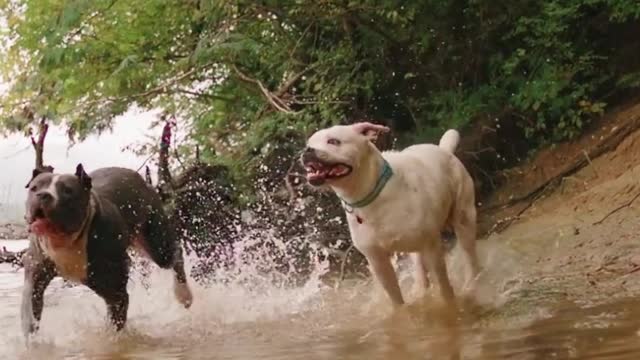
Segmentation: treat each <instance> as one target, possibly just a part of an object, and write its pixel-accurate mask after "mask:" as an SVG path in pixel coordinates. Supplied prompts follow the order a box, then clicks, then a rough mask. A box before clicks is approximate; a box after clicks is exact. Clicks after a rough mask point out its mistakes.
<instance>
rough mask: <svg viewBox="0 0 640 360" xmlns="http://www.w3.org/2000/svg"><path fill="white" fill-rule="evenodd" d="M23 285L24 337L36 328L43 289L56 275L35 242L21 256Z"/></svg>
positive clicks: (42, 302)
mask: <svg viewBox="0 0 640 360" xmlns="http://www.w3.org/2000/svg"><path fill="white" fill-rule="evenodd" d="M22 265H23V266H24V286H23V288H22V306H21V309H20V310H21V319H22V332H23V333H24V336H25V337H28V336H29V335H30V334H32V333H35V332H36V331H37V330H38V327H39V323H40V319H41V317H42V308H43V307H44V291H45V289H46V288H47V286H48V285H49V283H51V280H53V278H54V277H55V276H56V269H55V265H54V264H53V262H51V261H50V260H49V259H46V258H45V257H44V256H43V255H42V253H41V252H40V249H38V248H37V246H36V245H35V244H33V243H32V244H31V246H30V247H29V249H28V250H27V252H25V253H24V255H23V256H22Z"/></svg>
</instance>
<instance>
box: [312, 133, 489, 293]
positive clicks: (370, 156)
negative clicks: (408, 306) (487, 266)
mask: <svg viewBox="0 0 640 360" xmlns="http://www.w3.org/2000/svg"><path fill="white" fill-rule="evenodd" d="M386 131H389V128H387V127H385V126H381V125H375V124H371V123H358V124H354V125H349V126H333V127H331V128H328V129H323V130H320V131H318V132H316V133H315V134H313V135H312V136H311V137H310V138H309V140H308V142H307V148H306V149H305V151H304V154H303V155H302V162H303V164H304V166H305V169H306V171H307V180H308V182H309V183H310V184H311V185H313V186H323V185H328V186H329V187H331V189H333V191H334V192H335V193H336V194H337V195H338V196H339V197H340V199H341V200H342V202H343V205H344V208H345V211H346V212H347V219H348V223H349V230H350V232H351V238H352V240H353V244H354V245H355V247H356V248H357V249H358V250H359V251H360V252H362V253H363V254H364V255H365V256H366V258H367V260H368V262H369V265H370V267H371V270H372V271H373V274H374V275H375V277H376V278H377V279H378V281H379V282H380V283H381V284H382V286H383V287H384V289H385V290H386V292H387V294H388V295H389V297H390V298H391V301H392V302H393V303H394V305H402V304H404V300H403V297H402V293H401V291H400V287H399V285H398V279H397V277H396V273H395V271H394V268H393V265H392V263H391V255H392V254H393V253H394V252H408V253H412V257H413V259H414V260H415V263H416V268H417V269H416V270H417V271H416V275H417V278H416V281H417V282H418V283H419V285H420V286H422V287H423V288H424V290H425V291H426V289H427V288H428V287H429V278H428V272H429V271H431V272H433V273H435V275H436V278H437V280H438V283H439V285H440V291H441V294H442V296H443V298H444V299H445V301H446V302H447V303H449V304H453V302H454V294H453V289H452V287H451V284H450V282H449V277H448V275H447V267H446V263H445V258H444V254H445V251H444V248H443V243H442V241H441V233H442V231H443V230H445V229H449V228H452V229H453V230H454V231H455V234H456V237H457V239H458V241H459V242H460V244H461V245H462V247H463V249H464V252H465V254H466V256H467V258H468V261H469V265H470V266H469V268H470V271H469V277H468V280H473V279H475V278H476V277H477V275H478V273H479V271H480V267H479V264H478V258H477V254H476V246H475V245H476V243H475V241H476V208H475V199H474V198H475V195H474V186H473V180H472V179H471V176H470V175H469V173H468V172H467V170H466V169H465V168H464V166H463V165H462V163H461V162H460V160H458V158H457V157H456V156H455V155H454V154H453V152H454V151H455V149H456V147H457V146H458V142H459V140H460V135H459V134H458V132H457V131H455V130H448V131H447V132H446V133H445V134H444V135H443V136H442V139H440V145H439V146H437V145H432V144H420V145H413V146H410V147H408V148H406V149H405V150H403V151H400V152H396V151H386V152H383V153H381V152H380V151H378V149H377V148H376V147H375V145H374V144H373V143H372V140H373V139H375V138H376V137H377V135H378V134H379V133H381V132H386Z"/></svg>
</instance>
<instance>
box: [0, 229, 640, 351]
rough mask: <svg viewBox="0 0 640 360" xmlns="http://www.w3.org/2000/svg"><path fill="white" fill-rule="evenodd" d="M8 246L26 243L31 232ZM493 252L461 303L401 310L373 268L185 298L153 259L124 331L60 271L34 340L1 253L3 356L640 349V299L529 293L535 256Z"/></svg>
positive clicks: (213, 289) (455, 269) (17, 280)
mask: <svg viewBox="0 0 640 360" xmlns="http://www.w3.org/2000/svg"><path fill="white" fill-rule="evenodd" d="M0 246H7V247H8V248H10V249H19V248H21V247H24V246H26V241H0ZM482 253H483V259H484V262H485V264H486V269H487V270H486V272H485V274H484V275H483V278H481V279H480V281H479V284H478V288H477V289H476V292H475V293H474V296H473V297H470V296H467V297H465V296H461V299H462V300H461V301H460V304H459V310H457V311H454V310H451V309H448V308H447V307H445V306H444V305H443V304H441V303H440V302H439V301H438V296H437V292H436V291H434V294H431V295H429V296H427V297H426V298H424V299H420V300H416V299H413V300H412V303H411V305H409V306H407V307H405V308H403V309H401V310H398V311H395V312H393V311H391V310H390V308H389V306H388V303H387V300H386V298H385V296H384V294H383V293H382V292H381V290H380V289H378V287H377V286H375V285H374V284H373V283H372V282H370V281H368V280H353V281H348V282H345V283H343V284H342V286H340V287H339V288H338V289H335V288H332V287H328V286H326V285H323V283H322V282H320V281H319V280H317V279H315V278H313V277H312V279H311V280H310V281H309V282H308V283H307V284H306V285H304V286H302V287H299V288H293V289H291V288H289V289H287V288H281V287H278V286H275V285H270V284H268V283H265V284H262V285H260V284H259V282H253V284H254V285H252V286H251V288H248V287H247V285H246V284H247V283H246V282H244V283H243V284H244V285H236V284H233V283H228V284H225V285H210V286H207V287H203V286H197V285H195V284H194V295H195V303H194V305H193V307H192V308H191V309H190V310H185V309H182V308H181V307H180V306H179V305H178V303H177V302H176V301H175V300H174V298H173V296H172V293H171V274H170V273H168V272H165V271H161V270H156V271H153V272H152V274H151V277H150V279H149V283H150V287H149V289H148V290H147V289H146V288H145V287H144V286H142V282H141V281H140V277H139V276H137V275H136V274H134V275H133V276H132V281H131V282H130V294H131V306H130V309H129V322H128V325H127V328H126V330H125V331H123V332H122V333H115V332H113V331H112V330H110V329H109V328H108V327H107V326H106V310H105V307H104V304H103V303H102V301H101V300H100V299H99V298H98V297H97V296H96V295H94V294H93V293H91V292H90V291H87V290H85V289H83V288H82V287H71V288H69V287H65V286H63V284H62V282H61V281H60V280H59V279H56V280H54V282H53V283H52V285H51V286H50V288H49V289H48V290H47V293H46V295H45V309H44V313H43V321H42V323H41V331H40V332H39V333H38V335H37V336H35V337H34V338H33V339H31V341H30V342H29V343H28V344H27V343H25V341H24V339H23V338H22V335H21V330H20V320H19V310H20V309H19V306H20V305H19V304H20V292H21V286H22V276H23V273H22V271H21V270H18V271H17V270H15V269H12V268H11V267H10V266H8V265H0V323H1V324H2V333H0V359H282V360H289V359H305V360H312V359H569V358H571V359H639V358H640V332H639V330H640V300H635V299H630V300H616V301H615V302H611V303H608V304H598V305H595V304H589V302H588V301H585V302H581V305H577V304H573V303H567V302H554V301H553V299H549V298H547V299H545V300H546V301H541V302H537V301H528V302H520V303H519V302H518V299H519V298H520V297H526V296H527V295H526V291H525V289H524V287H523V285H522V284H526V278H523V275H522V274H523V273H526V272H523V271H522V270H523V267H524V266H525V265H524V263H523V262H522V261H521V259H517V258H516V257H515V255H513V254H512V253H510V252H509V251H508V249H501V248H499V247H497V246H493V247H492V246H489V245H486V244H485V245H484V249H483V250H482ZM450 263H451V271H450V272H451V276H452V277H453V282H454V284H455V285H456V287H457V288H458V289H457V290H458V292H459V293H462V290H460V286H461V284H460V283H461V282H462V281H461V279H460V278H461V276H460V275H459V274H460V273H461V271H460V269H461V266H462V262H461V261H459V260H458V259H457V258H456V255H454V256H453V258H452V259H450ZM320 268H321V267H319V269H320ZM240 270H241V271H245V272H247V273H251V272H252V271H254V270H253V269H252V268H251V267H250V266H248V267H247V268H246V269H240ZM407 278H408V277H407ZM403 279H404V277H403ZM408 282H409V280H407V279H404V280H403V288H405V290H408V289H410V286H409V285H407V284H408ZM538 296H543V297H544V296H546V297H552V296H553V295H538ZM465 299H466V300H465ZM534 299H537V298H536V297H534ZM513 304H516V305H513ZM517 304H520V305H517ZM523 304H524V305H523ZM542 304H544V305H542Z"/></svg>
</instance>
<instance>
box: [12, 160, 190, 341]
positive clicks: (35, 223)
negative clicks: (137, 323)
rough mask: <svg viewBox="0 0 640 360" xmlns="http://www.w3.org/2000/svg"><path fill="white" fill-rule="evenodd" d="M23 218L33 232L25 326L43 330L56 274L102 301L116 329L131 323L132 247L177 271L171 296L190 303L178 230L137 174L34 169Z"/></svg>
mask: <svg viewBox="0 0 640 360" xmlns="http://www.w3.org/2000/svg"><path fill="white" fill-rule="evenodd" d="M27 188H28V197H27V203H26V214H25V220H26V221H27V223H28V224H29V230H30V232H31V233H32V235H31V237H30V245H29V249H28V250H27V252H26V253H25V254H24V256H23V259H22V262H23V264H24V268H25V273H24V274H25V282H24V288H23V297H22V327H23V331H24V333H25V336H28V335H29V334H30V333H32V332H35V331H36V330H37V329H38V322H39V321H40V318H41V316H42V308H43V296H44V291H45V289H46V288H47V286H48V285H49V283H50V282H51V280H52V279H53V278H54V277H55V276H61V277H63V278H65V279H67V280H69V281H73V282H76V283H79V284H84V285H86V286H88V287H89V288H90V289H92V290H93V291H94V292H95V293H96V294H98V295H99V296H100V297H102V298H103V299H104V300H105V302H106V304H107V309H108V313H109V317H110V319H111V322H112V323H113V324H114V325H115V327H116V329H118V330H120V329H122V328H123V327H124V325H125V322H126V320H127V309H128V307H129V295H128V293H127V281H128V276H129V257H128V255H127V248H128V247H130V246H135V247H136V248H137V249H138V250H141V251H142V252H143V253H144V254H145V255H147V256H148V257H150V258H151V259H152V260H153V261H154V262H155V263H156V264H157V265H158V266H160V267H161V268H171V269H173V272H174V292H175V295H176V297H177V298H178V300H179V301H180V302H181V303H182V304H183V305H184V306H185V307H187V308H188V307H189V306H190V305H191V302H192V300H193V298H192V294H191V290H190V289H189V285H188V283H187V278H186V274H185V271H184V261H183V258H182V250H181V248H180V244H179V243H178V241H177V237H176V233H175V230H174V229H173V227H172V226H171V224H170V222H169V219H168V218H167V216H166V214H165V212H164V211H163V209H162V203H161V201H160V197H159V196H158V194H157V193H156V192H155V191H154V190H153V189H151V188H150V187H149V186H148V185H147V183H146V182H145V181H144V180H143V179H142V177H141V176H140V175H139V174H138V173H136V172H135V171H132V170H128V169H123V168H102V169H98V170H96V171H94V172H92V173H91V174H90V175H88V174H87V173H85V171H84V169H83V167H82V165H78V166H77V168H76V173H75V174H54V173H51V172H40V171H37V170H34V172H33V178H32V179H31V181H29V183H28V184H27Z"/></svg>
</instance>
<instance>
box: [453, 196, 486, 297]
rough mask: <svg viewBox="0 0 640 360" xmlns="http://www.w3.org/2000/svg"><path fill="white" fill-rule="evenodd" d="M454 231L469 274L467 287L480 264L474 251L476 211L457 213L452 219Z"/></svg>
mask: <svg viewBox="0 0 640 360" xmlns="http://www.w3.org/2000/svg"><path fill="white" fill-rule="evenodd" d="M453 226H454V229H455V232H456V237H457V238H458V241H459V242H460V245H461V246H462V250H463V251H464V254H465V256H466V258H467V262H468V264H469V265H468V266H469V272H468V275H467V280H466V283H467V285H466V286H465V287H467V286H469V285H472V284H473V283H474V282H475V280H476V279H477V277H478V274H479V273H480V270H481V268H480V262H479V261H478V253H477V249H476V211H475V208H473V207H472V208H471V209H466V210H462V211H460V212H458V213H457V214H456V215H455V218H454V225H453Z"/></svg>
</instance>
